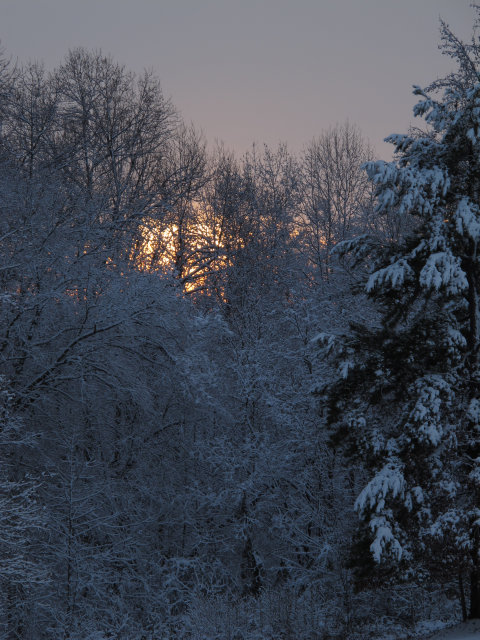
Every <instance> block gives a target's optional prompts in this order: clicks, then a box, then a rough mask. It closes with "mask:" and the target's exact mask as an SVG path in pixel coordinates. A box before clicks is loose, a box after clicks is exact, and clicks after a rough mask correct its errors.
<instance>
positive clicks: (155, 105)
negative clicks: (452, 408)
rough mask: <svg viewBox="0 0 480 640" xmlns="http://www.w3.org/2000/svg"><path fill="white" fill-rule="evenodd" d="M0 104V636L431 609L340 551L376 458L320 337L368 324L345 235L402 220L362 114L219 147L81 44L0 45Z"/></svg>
mask: <svg viewBox="0 0 480 640" xmlns="http://www.w3.org/2000/svg"><path fill="white" fill-rule="evenodd" d="M0 117H1V135H0V164H1V171H0V212H1V215H0V287H1V289H0V303H1V308H2V313H1V323H0V366H1V373H2V377H1V426H2V428H1V431H0V456H1V465H0V530H1V535H0V555H1V559H2V560H1V563H0V637H2V638H8V639H9V640H10V639H12V640H13V639H14V638H15V639H16V638H22V639H32V640H33V639H35V640H40V639H41V638H69V639H71V640H73V639H78V640H80V639H81V640H86V639H87V638H90V639H91V640H93V639H95V640H99V639H100V638H102V639H107V638H116V639H117V638H118V639H119V638H125V639H128V640H134V639H136V638H138V639H140V638H151V639H152V640H153V639H160V638H209V639H212V640H213V639H214V638H219V639H220V638H222V639H223V638H232V639H233V638H263V639H268V638H272V639H273V638H275V639H278V638H282V637H284V638H296V639H301V638H314V637H318V638H320V637H328V634H339V635H340V637H352V638H353V637H356V636H355V633H358V634H360V633H361V632H362V629H363V630H369V631H372V632H373V631H374V630H375V629H380V631H379V633H381V632H382V631H383V629H384V628H386V625H390V626H392V628H393V627H394V626H395V625H400V624H402V625H404V624H405V623H406V622H408V623H409V624H414V623H415V622H416V621H417V620H419V619H425V618H427V617H429V616H430V615H432V611H433V612H435V611H438V609H439V608H441V607H444V606H445V604H444V601H443V600H442V599H441V598H440V597H439V596H438V593H436V592H435V590H436V589H437V584H436V583H435V582H432V583H431V585H430V587H429V588H427V587H425V585H423V586H422V585H419V584H417V582H416V581H415V580H413V579H412V580H410V581H409V582H408V583H406V582H400V583H398V582H395V581H394V580H393V577H392V574H391V573H388V574H386V575H378V574H375V572H373V574H368V575H376V578H368V579H367V578H365V575H366V574H364V573H362V572H361V571H360V573H359V571H358V568H357V569H355V568H354V565H355V554H357V559H358V557H360V556H361V554H364V555H363V556H362V557H360V559H361V560H362V562H363V561H364V560H365V562H364V565H368V564H369V561H368V560H367V559H366V556H368V548H367V547H365V548H363V550H362V551H360V552H359V551H358V546H357V547H355V545H353V542H352V537H353V536H354V535H356V534H355V530H356V522H355V518H356V516H353V517H352V509H353V503H354V500H355V498H356V496H357V495H358V493H359V491H360V489H361V487H362V486H363V484H362V483H364V482H365V477H366V471H365V469H364V468H363V467H362V466H361V465H359V464H358V463H355V465H352V464H347V463H346V462H345V458H344V456H343V453H340V451H338V450H337V448H336V447H335V446H334V445H332V442H331V433H330V431H329V429H328V428H327V426H326V414H325V411H324V405H323V404H322V403H321V402H320V400H319V399H318V397H319V396H318V394H319V393H320V392H321V388H322V387H323V385H324V384H325V382H326V381H328V380H330V379H332V377H335V376H336V373H335V369H334V368H333V365H331V364H329V363H328V362H327V361H326V360H325V359H324V357H323V355H322V354H321V351H320V349H319V347H318V345H317V342H316V341H315V338H316V337H317V336H318V334H319V333H321V332H326V331H329V332H333V333H337V334H340V333H341V332H343V331H345V330H347V328H348V325H349V322H350V321H352V320H354V321H357V322H359V321H361V322H365V323H367V324H370V325H371V324H372V323H375V322H376V321H377V313H376V312H375V310H374V309H373V307H372V305H371V303H370V302H369V301H368V299H367V297H366V296H363V295H360V297H358V296H357V297H355V298H354V297H353V294H351V293H350V286H351V285H352V284H355V283H357V282H358V281H359V280H360V279H361V278H362V277H363V275H364V274H365V273H366V269H367V267H360V266H354V263H353V262H352V261H351V260H350V261H348V260H345V261H341V260H340V259H339V258H338V256H336V254H335V253H334V252H333V248H334V246H335V245H336V244H337V243H338V242H339V241H342V240H349V239H352V238H353V237H356V236H358V235H360V234H365V233H368V234H369V235H370V237H372V238H373V239H374V240H375V242H377V243H378V244H381V243H384V242H386V241H388V242H396V241H397V240H398V239H399V238H401V237H402V235H403V234H404V233H405V231H406V230H408V229H411V228H412V222H411V216H410V215H408V214H405V215H399V214H398V212H396V211H391V210H389V211H387V212H386V213H385V214H384V215H383V216H378V215H377V214H376V213H375V207H374V205H375V193H374V187H373V186H372V183H371V182H370V181H369V180H368V179H367V176H366V174H365V172H364V171H363V169H362V165H363V164H364V163H365V162H366V161H368V160H372V159H373V158H372V155H373V153H372V150H371V149H370V147H369V145H368V143H367V142H366V140H365V139H364V138H363V137H362V135H361V133H360V132H359V131H358V129H356V128H355V127H354V126H353V125H351V124H345V125H337V126H336V127H334V128H332V129H330V130H328V131H324V132H323V133H321V134H320V135H319V136H318V137H317V138H315V139H313V140H312V142H311V143H310V144H309V145H307V147H306V148H305V150H304V152H303V153H302V154H299V155H298V156H294V155H292V154H290V153H289V151H288V150H287V148H286V146H285V145H279V146H278V148H276V149H270V148H268V147H264V148H262V149H258V148H255V147H252V150H251V151H250V152H249V153H247V154H246V155H245V156H244V157H243V158H240V159H239V158H236V157H235V156H234V154H233V153H230V152H229V151H227V150H225V149H224V148H222V147H218V148H216V149H215V150H214V151H213V152H209V151H207V147H206V144H205V141H204V140H203V138H202V136H201V135H200V134H199V133H198V132H197V131H196V130H195V129H194V127H192V126H186V125H185V124H184V123H183V122H182V120H181V118H180V115H179V114H178V112H177V111H176V109H175V108H174V107H173V105H172V104H171V103H170V101H169V100H167V99H165V97H164V96H163V94H162V91H161V89H160V86H159V83H158V81H157V80H156V78H155V77H154V76H152V75H151V74H149V73H145V74H143V75H141V76H135V75H133V74H131V73H129V72H128V71H127V70H126V69H125V68H124V67H122V66H121V65H119V64H117V63H116V62H114V61H113V60H112V59H110V58H108V57H105V56H104V55H103V54H101V53H99V52H88V51H85V50H82V49H79V50H75V51H73V52H71V53H69V54H68V56H67V57H66V59H65V61H64V63H63V64H62V65H61V66H60V67H59V68H58V69H57V70H55V71H54V72H53V73H48V72H46V71H45V70H44V68H43V67H42V66H41V65H39V64H30V65H26V66H14V65H12V64H11V63H10V62H9V61H8V59H7V58H5V57H4V59H3V63H2V66H1V74H0ZM352 549H357V550H356V551H352ZM358 554H360V556H359V555H358ZM365 554H366V555H365ZM363 569H365V566H364V567H363ZM442 580H444V577H442V578H441V580H440V582H441V581H442ZM430 591H431V592H432V593H434V594H435V599H436V605H434V604H432V603H433V602H434V601H435V599H434V598H432V599H430V597H429V593H430ZM443 591H445V589H443ZM447 591H448V589H447ZM446 595H449V594H448V593H447V594H446ZM434 606H436V607H437V609H432V607H434ZM365 632H366V631H365ZM342 634H343V635H342ZM359 637H360V636H359Z"/></svg>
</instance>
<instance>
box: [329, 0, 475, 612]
mask: <svg viewBox="0 0 480 640" xmlns="http://www.w3.org/2000/svg"><path fill="white" fill-rule="evenodd" d="M476 11H477V22H476V24H475V26H476V27H477V26H478V25H479V23H480V7H476ZM441 34H442V41H443V44H442V49H443V51H444V53H446V54H447V55H449V56H450V57H452V58H453V59H454V60H455V61H456V63H457V71H456V72H454V73H452V74H450V75H449V76H447V77H446V78H445V79H443V80H440V81H437V82H435V83H434V84H432V85H431V86H430V87H428V88H427V89H426V90H422V89H420V88H419V87H415V91H414V93H415V94H416V95H418V96H419V97H420V101H419V103H418V104H417V105H416V106H415V108H414V113H415V115H416V116H421V117H423V118H424V120H425V122H426V125H427V126H426V129H425V131H420V130H413V131H411V132H410V134H409V135H392V136H390V137H389V138H388V139H387V140H389V141H390V142H391V143H393V144H394V145H395V159H394V161H393V162H389V163H386V162H370V163H367V164H366V170H367V173H368V175H369V177H370V179H371V180H373V182H374V184H375V185H376V192H377V202H378V205H377V211H378V213H379V215H382V214H383V215H391V214H392V212H396V215H398V216H404V215H407V216H409V217H411V219H412V220H413V225H412V229H413V230H412V231H411V232H410V234H409V235H406V236H404V237H403V238H402V239H401V240H400V241H398V242H396V243H391V244H389V245H386V244H383V245H382V246H378V244H377V245H375V244H374V243H373V242H371V241H370V240H369V239H368V238H367V237H362V238H359V239H358V240H357V241H356V242H346V243H344V244H343V246H342V248H341V251H343V252H353V253H354V254H356V255H357V256H367V255H368V256H369V259H370V260H371V261H372V264H373V268H372V272H371V274H370V276H369V278H368V281H367V283H366V290H367V292H368V293H369V295H370V296H371V297H372V299H373V300H374V301H375V302H376V303H378V309H379V317H378V322H376V323H373V325H372V328H368V329H367V328H365V327H361V326H356V327H353V329H352V332H351V334H350V336H349V337H347V338H345V339H344V340H338V339H337V338H333V337H331V336H322V337H321V338H322V341H323V343H324V344H325V345H326V346H327V347H329V348H332V347H333V345H334V344H335V343H337V344H338V348H337V349H336V351H335V353H336V357H337V363H338V365H339V372H340V376H339V379H338V381H337V382H335V383H334V384H333V385H332V386H331V387H330V389H329V394H328V395H329V403H330V419H331V421H332V422H333V423H335V425H336V430H335V438H336V440H337V442H343V443H344V445H346V448H347V449H349V450H350V453H351V454H352V455H360V456H361V457H362V459H363V460H364V461H365V462H366V466H367V469H368V470H369V473H370V480H369V481H368V483H366V485H365V486H364V488H363V490H362V491H361V492H360V494H359V495H358V497H357V500H356V503H355V508H356V510H357V512H358V513H359V515H360V516H361V519H362V521H363V526H362V532H363V534H364V536H363V539H364V540H365V539H368V540H369V543H370V551H371V555H372V556H373V559H372V563H371V564H372V566H374V565H376V567H377V570H379V571H383V572H384V573H383V574H382V575H385V571H386V570H392V569H394V568H395V569H400V571H401V573H403V575H404V576H405V577H408V576H409V577H410V578H411V577H412V576H415V579H418V580H420V579H421V576H427V577H428V579H430V580H431V579H432V576H433V577H434V576H442V579H443V580H445V576H451V577H453V576H455V577H456V578H458V579H459V583H460V585H462V584H463V576H464V575H465V574H466V573H468V576H469V583H470V603H469V611H468V616H469V617H472V618H479V617H480V437H479V435H480V433H479V432H480V308H479V294H480V255H479V241H480V75H479V74H480V41H478V40H476V39H475V38H473V39H472V41H471V43H468V44H465V43H463V42H461V41H460V40H458V38H457V37H456V36H455V35H454V34H453V33H452V32H451V30H450V29H449V27H448V26H447V25H446V24H445V23H442V26H441ZM375 324H376V326H374V325H375ZM460 591H461V592H462V593H463V587H462V588H461V589H460ZM462 607H463V612H464V616H465V617H466V616H467V603H466V602H465V598H462Z"/></svg>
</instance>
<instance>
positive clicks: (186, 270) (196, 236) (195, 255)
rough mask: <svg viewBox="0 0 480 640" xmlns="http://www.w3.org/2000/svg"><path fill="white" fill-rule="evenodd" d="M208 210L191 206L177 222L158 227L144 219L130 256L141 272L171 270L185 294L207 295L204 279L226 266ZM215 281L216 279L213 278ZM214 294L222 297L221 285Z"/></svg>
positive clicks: (158, 223) (218, 233) (218, 235)
mask: <svg viewBox="0 0 480 640" xmlns="http://www.w3.org/2000/svg"><path fill="white" fill-rule="evenodd" d="M208 213H209V212H208V209H207V210H206V209H204V208H201V207H200V205H199V204H198V203H194V204H193V205H192V216H191V217H189V218H188V219H187V220H185V219H183V220H182V222H181V223H178V224H177V223H170V224H168V225H166V226H162V224H161V222H159V221H157V220H154V219H146V220H144V222H143V225H142V227H141V229H140V234H139V239H138V241H137V243H136V245H135V246H134V248H133V249H132V253H131V258H132V260H133V261H134V263H135V265H136V267H137V268H138V269H140V270H145V271H161V272H163V273H168V272H174V273H175V275H176V277H177V278H178V279H179V281H180V282H181V283H182V286H183V289H184V291H185V293H189V294H196V293H198V294H208V293H210V291H209V289H208V286H207V285H208V279H209V276H211V275H212V274H215V273H217V272H218V271H219V270H220V269H221V268H224V267H225V266H226V265H227V262H228V261H227V259H226V256H225V249H224V246H223V243H222V237H221V227H220V225H219V224H216V223H215V221H214V216H212V215H208ZM217 281H218V279H217ZM216 293H217V295H220V296H221V297H223V291H222V290H221V287H218V286H217V287H216Z"/></svg>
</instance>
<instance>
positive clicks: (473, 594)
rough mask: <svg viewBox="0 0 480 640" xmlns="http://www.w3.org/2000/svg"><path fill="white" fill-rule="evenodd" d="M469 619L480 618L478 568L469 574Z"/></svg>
mask: <svg viewBox="0 0 480 640" xmlns="http://www.w3.org/2000/svg"><path fill="white" fill-rule="evenodd" d="M468 617H469V618H480V571H479V568H478V567H475V569H472V571H471V573H470V613H469V615H468Z"/></svg>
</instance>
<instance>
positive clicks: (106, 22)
mask: <svg viewBox="0 0 480 640" xmlns="http://www.w3.org/2000/svg"><path fill="white" fill-rule="evenodd" d="M470 4H471V0H0V18H1V20H0V38H1V41H2V44H3V46H4V48H5V49H6V53H7V54H8V55H10V56H12V57H13V58H14V59H17V58H18V60H19V62H26V61H28V60H31V59H38V60H43V61H44V62H45V64H46V66H47V67H48V68H53V67H55V66H56V65H58V64H59V63H60V62H61V60H62V58H63V57H64V56H65V54H66V52H67V51H68V49H71V48H75V47H77V46H84V47H87V48H95V49H98V48H101V49H102V50H103V51H104V52H105V53H110V54H112V56H113V57H114V58H115V59H116V60H118V61H119V62H121V63H124V64H125V65H126V66H127V67H128V68H130V69H132V70H134V71H141V70H142V69H143V68H145V67H147V68H153V69H154V70H155V71H156V73H157V74H158V76H159V78H160V80H161V82H162V87H163V90H164V93H165V94H166V95H167V96H169V97H171V98H172V100H173V102H174V104H175V105H176V106H177V107H178V108H179V109H180V111H181V113H182V114H183V117H184V118H185V119H186V120H187V121H188V122H190V121H192V122H194V123H195V125H196V126H197V127H198V128H200V129H202V130H203V132H204V133H205V136H206V138H207V140H208V141H209V142H212V143H213V142H214V141H215V139H218V140H222V141H224V143H225V145H226V146H227V147H229V148H232V149H234V150H236V151H237V152H238V153H243V152H244V151H245V150H246V149H247V148H248V147H249V146H250V145H251V143H252V142H253V141H256V142H259V143H261V142H267V143H268V144H270V145H276V143H277V142H278V141H280V140H281V141H284V142H287V144H288V145H289V147H290V148H291V149H292V150H294V151H297V150H299V149H301V147H302V145H304V144H305V143H306V142H308V141H309V140H310V139H311V138H313V137H314V136H317V135H318V134H319V133H320V132H321V131H322V129H325V128H328V127H329V126H331V125H335V123H337V122H344V121H345V120H346V119H349V120H350V121H351V122H353V123H355V124H357V125H358V126H359V127H360V129H361V130H362V132H363V133H364V135H365V136H366V137H368V138H369V140H370V141H371V143H372V145H373V146H374V147H375V148H376V149H377V151H378V153H379V154H380V155H382V156H383V157H389V155H390V147H389V145H386V144H384V143H383V142H382V140H383V138H384V137H385V136H387V135H388V134H389V133H392V132H404V131H406V129H407V127H408V124H409V122H411V120H412V118H411V110H412V106H413V104H414V103H415V98H414V97H413V96H412V95H411V86H412V84H420V85H427V84H429V83H430V82H431V81H432V80H434V79H435V78H436V77H438V76H439V75H443V74H444V73H445V72H446V71H447V70H448V69H449V68H450V67H449V61H448V59H447V58H445V57H444V56H442V55H441V54H440V52H439V51H438V43H439V34H438V27H439V16H442V18H443V19H444V20H446V22H448V23H449V24H450V26H451V27H452V28H453V29H454V31H455V32H456V33H458V34H459V35H460V36H462V37H469V36H470V33H471V25H472V22H473V17H474V11H473V10H472V9H471V8H470Z"/></svg>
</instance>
